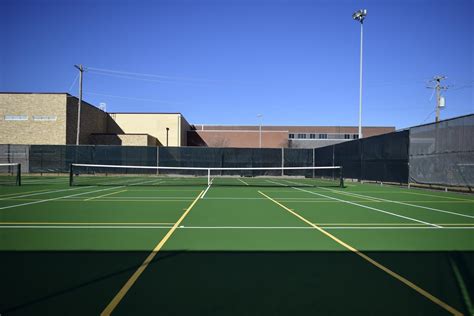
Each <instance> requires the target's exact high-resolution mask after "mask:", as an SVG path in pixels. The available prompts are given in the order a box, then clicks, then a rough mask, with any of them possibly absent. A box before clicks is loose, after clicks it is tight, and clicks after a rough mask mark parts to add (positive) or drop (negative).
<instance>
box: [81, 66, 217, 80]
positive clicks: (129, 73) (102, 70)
mask: <svg viewBox="0 0 474 316" xmlns="http://www.w3.org/2000/svg"><path fill="white" fill-rule="evenodd" d="M87 69H88V70H91V71H95V72H106V73H113V74H121V75H129V76H142V77H151V78H158V79H168V80H184V81H197V82H208V83H213V82H214V83H217V82H222V81H220V80H210V79H202V78H191V77H174V76H166V75H157V74H147V73H139V72H129V71H119V70H113V69H105V68H94V67H87Z"/></svg>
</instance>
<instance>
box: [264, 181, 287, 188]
mask: <svg viewBox="0 0 474 316" xmlns="http://www.w3.org/2000/svg"><path fill="white" fill-rule="evenodd" d="M265 181H267V182H270V183H273V184H278V185H280V186H284V187H287V186H288V185H287V184H283V183H279V182H275V181H272V180H265Z"/></svg>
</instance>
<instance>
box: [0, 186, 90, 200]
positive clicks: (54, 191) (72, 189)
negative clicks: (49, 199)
mask: <svg viewBox="0 0 474 316" xmlns="http://www.w3.org/2000/svg"><path fill="white" fill-rule="evenodd" d="M84 188H87V187H79V188H71V189H61V190H52V191H46V192H39V193H32V194H24V195H18V196H10V197H6V198H0V200H13V199H17V198H22V197H28V196H35V195H42V194H48V193H57V192H64V191H74V190H79V189H84ZM43 191H44V190H43Z"/></svg>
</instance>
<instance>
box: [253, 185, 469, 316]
mask: <svg viewBox="0 0 474 316" xmlns="http://www.w3.org/2000/svg"><path fill="white" fill-rule="evenodd" d="M258 192H259V193H260V194H261V195H263V196H265V197H266V198H267V199H269V200H270V201H272V202H273V203H275V204H277V205H278V206H280V207H281V208H283V209H285V210H287V211H288V212H290V213H291V214H293V215H294V216H296V217H298V218H299V219H300V220H302V221H303V222H305V223H306V224H308V225H310V226H312V227H314V228H316V229H317V230H318V231H320V232H321V233H323V234H324V235H326V236H327V237H329V238H331V239H332V240H334V241H335V242H337V243H338V244H340V245H341V246H343V247H344V248H347V249H348V250H350V251H352V252H354V253H355V254H357V255H358V256H360V257H361V258H363V259H364V260H366V261H368V262H369V263H371V264H372V265H374V266H376V267H377V268H379V269H380V270H382V271H384V272H385V273H387V274H389V275H390V276H392V277H394V278H395V279H397V280H398V281H400V282H402V283H404V284H405V285H407V286H409V287H410V288H411V289H413V290H415V291H416V292H418V293H419V294H421V295H423V296H424V297H426V298H427V299H429V300H430V301H432V302H433V303H435V304H437V305H438V306H440V307H442V308H444V309H445V310H447V311H448V312H450V313H451V314H453V315H457V316H460V315H463V314H462V313H461V312H460V311H458V310H457V309H455V308H454V307H451V306H450V305H448V304H447V303H445V302H444V301H442V300H440V299H439V298H437V297H436V296H434V295H432V294H431V293H429V292H427V291H426V290H424V289H422V288H421V287H419V286H418V285H416V284H415V283H413V282H411V281H409V280H408V279H406V278H404V277H403V276H401V275H400V274H398V273H396V272H394V271H392V270H390V269H389V268H387V267H386V266H384V265H382V264H381V263H379V262H377V261H375V260H374V259H372V258H370V257H369V256H367V255H366V254H364V253H362V252H360V251H359V250H357V249H356V248H354V247H352V246H351V245H349V244H346V243H345V242H343V241H342V240H340V239H339V238H337V237H336V236H334V235H332V234H330V233H328V232H327V231H325V230H324V229H322V228H321V227H319V226H318V225H315V224H313V223H311V222H310V221H309V220H307V219H306V218H304V217H303V216H301V215H300V214H298V213H296V212H295V211H293V210H291V209H289V208H288V207H286V206H285V205H283V204H281V203H280V202H278V201H276V200H274V199H272V198H271V197H269V196H268V195H266V194H265V193H263V192H261V191H258Z"/></svg>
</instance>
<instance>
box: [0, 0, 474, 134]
mask: <svg viewBox="0 0 474 316" xmlns="http://www.w3.org/2000/svg"><path fill="white" fill-rule="evenodd" d="M360 8H366V9H367V10H368V16H367V19H366V21H365V23H364V96H363V107H364V109H363V125H371V126H378V125H389V126H396V127H397V128H404V127H408V126H412V125H417V124H420V123H423V122H425V123H426V122H431V121H433V120H434V114H431V115H430V113H431V112H433V110H434V106H435V98H434V97H433V96H432V90H429V89H427V88H426V86H427V84H428V80H429V79H430V78H432V77H433V76H435V75H438V74H442V75H445V76H447V77H448V79H447V80H446V81H445V84H447V85H451V87H450V89H449V90H448V91H447V92H446V93H445V97H446V104H447V106H446V108H445V109H444V110H443V111H442V118H448V117H454V116H458V115H463V114H468V113H473V112H474V88H473V84H474V47H473V45H474V44H473V43H474V22H473V21H474V19H473V18H472V14H473V12H474V1H472V0H429V1H421V0H411V1H408V0H407V1H381V0H375V1H318V0H314V1H304V0H293V1H289V0H288V1H278V0H274V1H270V0H255V1H250V0H249V1H246V0H240V1H237V0H228V1H226V0H220V1H219V0H194V1H193V0H188V1H184V0H173V1H172V0H169V1H160V0H157V1H151V0H149V1H140V0H135V1H112V0H110V1H100V0H94V1H92V0H82V1H79V0H71V1H66V0H64V1H47V0H43V1H41V0H35V1H26V0H6V1H5V0H3V1H2V2H1V4H0V36H1V38H2V45H1V51H0V91H19V92H21V91H31V92H70V93H71V94H73V95H77V89H78V88H77V81H76V82H75V83H74V79H75V78H76V76H77V70H76V69H75V68H74V67H73V65H74V64H83V65H84V66H85V67H87V68H88V69H89V71H87V72H85V74H84V99H85V100H86V101H88V102H91V103H93V104H95V105H98V104H99V103H100V102H105V103H106V104H107V110H108V111H135V112H141V111H144V112H145V111H149V112H151V111H154V112H181V113H183V114H184V116H185V117H186V118H187V119H188V120H189V121H190V122H192V123H207V124H218V123H222V124H257V123H258V119H257V114H259V113H262V114H263V122H264V124H269V125H279V124H285V125H286V124H288V125H290V124H291V125H357V124H358V102H359V101H358V97H359V95H358V94H359V41H360V26H359V24H358V23H357V22H355V21H353V20H352V18H351V15H352V13H353V12H354V11H355V10H357V9H360ZM98 69H104V70H105V71H104V70H98ZM132 73H138V74H149V75H150V76H144V75H134V74H132ZM73 83H74V84H73Z"/></svg>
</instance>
